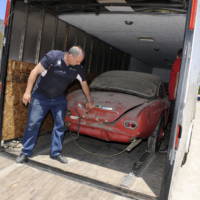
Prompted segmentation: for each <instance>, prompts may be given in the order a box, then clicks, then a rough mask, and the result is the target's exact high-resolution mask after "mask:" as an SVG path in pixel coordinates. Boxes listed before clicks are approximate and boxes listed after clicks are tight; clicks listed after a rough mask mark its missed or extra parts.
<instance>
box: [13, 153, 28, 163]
mask: <svg viewBox="0 0 200 200" xmlns="http://www.w3.org/2000/svg"><path fill="white" fill-rule="evenodd" d="M16 162H17V163H25V162H28V156H26V155H24V154H23V153H21V154H20V155H19V156H17V158H16Z"/></svg>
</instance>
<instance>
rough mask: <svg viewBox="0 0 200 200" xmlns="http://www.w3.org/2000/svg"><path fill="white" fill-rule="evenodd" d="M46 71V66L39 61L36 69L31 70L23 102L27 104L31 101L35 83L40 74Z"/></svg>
mask: <svg viewBox="0 0 200 200" xmlns="http://www.w3.org/2000/svg"><path fill="white" fill-rule="evenodd" d="M44 71H45V68H44V67H43V66H42V65H41V64H40V63H39V64H37V65H36V66H35V67H34V69H33V70H32V71H31V73H30V75H29V77H28V82H27V86H26V90H25V93H24V95H23V98H22V102H23V103H24V104H25V105H27V104H28V103H30V101H31V91H32V89H33V85H34V83H35V81H36V79H37V77H38V75H39V74H41V73H42V72H44Z"/></svg>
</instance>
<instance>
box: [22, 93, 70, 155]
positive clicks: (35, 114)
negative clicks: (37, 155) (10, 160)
mask: <svg viewBox="0 0 200 200" xmlns="http://www.w3.org/2000/svg"><path fill="white" fill-rule="evenodd" d="M66 109H67V101H66V99H65V97H64V96H60V97H56V98H54V99H49V98H47V97H45V96H44V95H42V94H34V95H33V96H32V99H31V103H30V105H29V110H28V121H27V125H26V128H25V132H24V138H23V149H22V153H23V154H24V155H27V156H31V155H32V151H33V148H34V146H35V144H36V141H37V136H38V133H39V129H40V126H41V123H42V121H43V119H44V117H45V116H46V114H47V113H48V112H49V111H51V112H52V115H53V119H54V127H53V131H52V141H51V152H50V154H51V156H52V157H55V156H57V155H59V154H60V153H61V151H62V142H63V137H64V132H65V126H64V117H65V113H66Z"/></svg>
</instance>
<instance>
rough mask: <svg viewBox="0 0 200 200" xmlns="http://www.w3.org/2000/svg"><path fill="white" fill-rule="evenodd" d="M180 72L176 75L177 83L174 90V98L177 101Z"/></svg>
mask: <svg viewBox="0 0 200 200" xmlns="http://www.w3.org/2000/svg"><path fill="white" fill-rule="evenodd" d="M179 74H180V73H179V72H177V74H176V83H175V88H174V98H175V99H176V95H177V94H176V92H177V88H178V82H179Z"/></svg>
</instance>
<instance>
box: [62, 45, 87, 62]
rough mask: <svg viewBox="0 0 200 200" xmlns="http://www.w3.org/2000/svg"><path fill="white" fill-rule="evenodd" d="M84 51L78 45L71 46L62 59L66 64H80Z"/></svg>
mask: <svg viewBox="0 0 200 200" xmlns="http://www.w3.org/2000/svg"><path fill="white" fill-rule="evenodd" d="M84 56H85V54H84V51H83V49H82V48H81V47H79V46H73V47H71V48H70V49H69V51H68V52H67V53H66V54H65V56H64V60H65V62H66V63H67V64H68V65H80V64H81V62H82V61H83V59H84Z"/></svg>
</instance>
